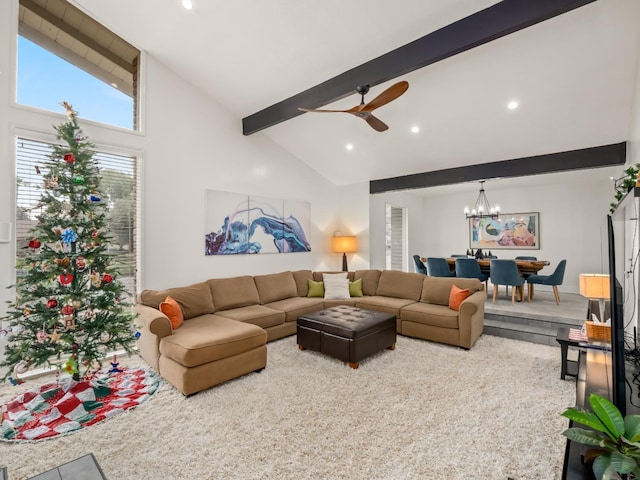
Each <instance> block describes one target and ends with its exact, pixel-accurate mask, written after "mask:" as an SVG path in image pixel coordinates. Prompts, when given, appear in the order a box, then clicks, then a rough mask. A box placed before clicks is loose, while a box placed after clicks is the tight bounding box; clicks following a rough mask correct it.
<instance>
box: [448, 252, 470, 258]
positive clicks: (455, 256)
mask: <svg viewBox="0 0 640 480" xmlns="http://www.w3.org/2000/svg"><path fill="white" fill-rule="evenodd" d="M468 256H469V255H467V254H466V253H465V254H464V255H463V254H461V253H453V254H451V258H467V257H468Z"/></svg>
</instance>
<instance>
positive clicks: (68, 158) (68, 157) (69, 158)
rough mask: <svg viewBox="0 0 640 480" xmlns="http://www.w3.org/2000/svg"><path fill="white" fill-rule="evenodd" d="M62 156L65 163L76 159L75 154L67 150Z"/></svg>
mask: <svg viewBox="0 0 640 480" xmlns="http://www.w3.org/2000/svg"><path fill="white" fill-rule="evenodd" d="M62 158H64V161H65V162H67V163H73V162H74V161H75V159H76V156H75V155H74V154H73V153H72V152H69V153H65V154H64V157H62Z"/></svg>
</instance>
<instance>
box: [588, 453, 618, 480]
mask: <svg viewBox="0 0 640 480" xmlns="http://www.w3.org/2000/svg"><path fill="white" fill-rule="evenodd" d="M592 469H593V474H594V476H595V477H596V478H598V479H602V480H605V479H607V480H609V479H611V478H612V477H611V473H613V474H615V469H614V468H613V467H612V466H611V458H610V457H609V455H600V456H599V457H598V458H596V459H595V461H594V462H593V467H592Z"/></svg>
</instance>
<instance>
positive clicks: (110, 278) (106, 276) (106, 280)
mask: <svg viewBox="0 0 640 480" xmlns="http://www.w3.org/2000/svg"><path fill="white" fill-rule="evenodd" d="M102 281H103V282H104V283H111V282H112V281H113V276H111V275H109V274H108V273H105V274H104V275H103V276H102Z"/></svg>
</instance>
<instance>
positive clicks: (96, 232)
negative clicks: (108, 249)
mask: <svg viewBox="0 0 640 480" xmlns="http://www.w3.org/2000/svg"><path fill="white" fill-rule="evenodd" d="M91 238H98V231H97V230H94V231H93V232H91Z"/></svg>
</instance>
